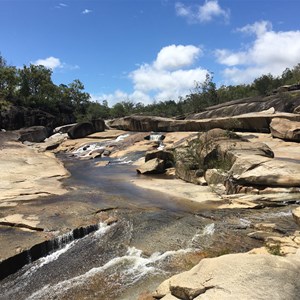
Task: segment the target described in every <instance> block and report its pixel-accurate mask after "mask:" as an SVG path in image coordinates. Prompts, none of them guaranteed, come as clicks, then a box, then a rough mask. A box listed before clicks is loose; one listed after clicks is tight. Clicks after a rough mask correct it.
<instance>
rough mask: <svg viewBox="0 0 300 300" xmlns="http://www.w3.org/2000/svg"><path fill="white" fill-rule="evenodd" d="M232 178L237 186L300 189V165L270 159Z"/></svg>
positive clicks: (253, 165)
mask: <svg viewBox="0 0 300 300" xmlns="http://www.w3.org/2000/svg"><path fill="white" fill-rule="evenodd" d="M248 158H249V157H248ZM241 159H242V160H243V158H241ZM233 169H234V166H233ZM232 178H233V180H234V181H235V184H240V185H246V186H265V187H300V164H298V163H292V162H283V161H279V160H273V159H269V160H266V161H264V162H262V163H260V164H256V163H254V164H252V166H251V167H249V169H248V170H245V171H244V172H242V173H241V174H237V173H235V174H233V176H232Z"/></svg>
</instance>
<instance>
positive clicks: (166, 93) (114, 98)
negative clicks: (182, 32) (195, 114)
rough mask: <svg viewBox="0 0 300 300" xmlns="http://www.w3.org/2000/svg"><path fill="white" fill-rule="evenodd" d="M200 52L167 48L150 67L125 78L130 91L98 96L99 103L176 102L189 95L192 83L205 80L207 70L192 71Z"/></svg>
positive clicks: (194, 47)
mask: <svg viewBox="0 0 300 300" xmlns="http://www.w3.org/2000/svg"><path fill="white" fill-rule="evenodd" d="M201 53H202V50H201V49H200V48H198V47H196V46H193V45H187V46H183V45H177V46H176V45H170V46H167V47H164V48H162V49H161V50H160V52H159V53H158V54H157V57H156V60H155V61H153V62H152V63H151V64H143V65H141V66H140V67H138V68H137V69H136V70H134V71H132V72H131V73H130V74H129V78H130V79H131V80H132V83H133V87H134V91H133V92H132V93H129V94H127V93H124V92H122V91H116V92H114V93H112V94H105V95H101V96H99V97H98V98H100V100H108V102H109V104H110V105H113V104H114V103H116V102H119V101H124V100H126V99H127V100H128V99H130V100H133V101H135V102H143V103H151V102H152V101H153V100H157V101H165V100H177V99H178V97H179V96H185V95H187V94H190V93H191V90H192V89H193V88H194V87H195V82H196V81H199V82H203V81H204V80H205V77H206V74H207V72H208V71H207V70H205V69H202V68H200V67H194V68H193V64H194V63H195V62H196V60H197V58H198V57H199V55H200V54H201Z"/></svg>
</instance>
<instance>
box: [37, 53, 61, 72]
mask: <svg viewBox="0 0 300 300" xmlns="http://www.w3.org/2000/svg"><path fill="white" fill-rule="evenodd" d="M33 64H34V65H42V66H45V67H46V68H49V69H52V70H54V69H56V68H62V67H63V64H62V63H61V61H60V59H59V58H56V57H53V56H50V57H47V58H45V59H38V60H37V61H35V62H33Z"/></svg>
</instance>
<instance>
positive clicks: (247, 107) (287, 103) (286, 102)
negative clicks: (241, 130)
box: [188, 92, 300, 119]
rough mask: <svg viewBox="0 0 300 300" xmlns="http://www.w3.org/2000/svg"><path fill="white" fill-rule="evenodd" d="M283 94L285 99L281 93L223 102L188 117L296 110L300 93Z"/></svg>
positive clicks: (197, 117) (201, 117) (217, 116)
mask: <svg viewBox="0 0 300 300" xmlns="http://www.w3.org/2000/svg"><path fill="white" fill-rule="evenodd" d="M283 95H285V97H284V99H283V97H282V96H281V95H279V94H277V95H272V96H268V97H250V98H243V99H238V100H234V101H230V102H226V103H222V104H219V105H215V106H211V107H208V108H206V109H205V111H204V112H200V113H197V114H192V115H190V116H189V117H188V119H207V118H220V117H229V116H237V115H242V114H247V113H249V112H252V113H259V112H261V113H263V112H264V111H267V113H268V114H270V113H271V114H272V111H273V109H274V110H275V111H276V112H286V113H293V112H295V109H296V107H297V106H300V93H299V92H288V93H284V94H283ZM291 96H292V97H291ZM270 109H271V110H270Z"/></svg>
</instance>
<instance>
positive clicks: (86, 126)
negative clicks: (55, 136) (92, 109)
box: [68, 122, 95, 139]
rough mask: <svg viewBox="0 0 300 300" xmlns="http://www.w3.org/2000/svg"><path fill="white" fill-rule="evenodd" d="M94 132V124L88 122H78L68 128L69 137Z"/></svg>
mask: <svg viewBox="0 0 300 300" xmlns="http://www.w3.org/2000/svg"><path fill="white" fill-rule="evenodd" d="M94 132H95V129H94V126H93V124H92V123H89V122H82V123H78V124H76V125H75V126H73V127H71V128H70V129H69V130H68V135H69V137H70V138H71V139H79V138H83V137H86V136H87V135H90V134H92V133H94Z"/></svg>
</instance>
